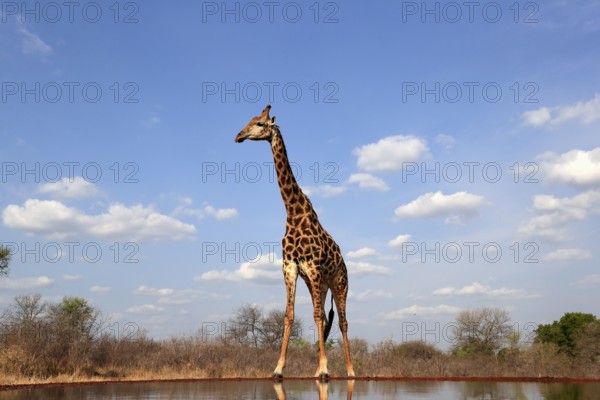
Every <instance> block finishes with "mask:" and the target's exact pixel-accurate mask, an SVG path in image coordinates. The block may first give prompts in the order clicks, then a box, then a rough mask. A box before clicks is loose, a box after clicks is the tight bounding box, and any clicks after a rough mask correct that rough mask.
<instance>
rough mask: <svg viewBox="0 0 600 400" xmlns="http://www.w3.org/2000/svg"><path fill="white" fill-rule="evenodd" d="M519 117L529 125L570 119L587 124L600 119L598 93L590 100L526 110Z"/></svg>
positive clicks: (599, 96) (555, 122)
mask: <svg viewBox="0 0 600 400" xmlns="http://www.w3.org/2000/svg"><path fill="white" fill-rule="evenodd" d="M521 118H522V119H523V122H524V123H525V124H526V125H531V126H544V125H551V126H556V125H560V124H562V123H565V122H567V121H571V120H575V121H577V122H579V123H580V124H582V125H589V124H591V123H592V122H594V121H596V120H598V119H600V93H596V95H595V96H594V98H593V99H591V100H588V101H578V102H577V103H575V104H572V105H567V106H557V107H552V108H548V107H541V108H539V109H537V110H532V111H526V112H524V113H523V114H522V115H521Z"/></svg>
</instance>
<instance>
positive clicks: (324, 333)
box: [323, 293, 335, 342]
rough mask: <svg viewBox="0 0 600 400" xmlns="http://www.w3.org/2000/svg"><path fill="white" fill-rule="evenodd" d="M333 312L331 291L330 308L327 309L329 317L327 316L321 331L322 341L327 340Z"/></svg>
mask: <svg viewBox="0 0 600 400" xmlns="http://www.w3.org/2000/svg"><path fill="white" fill-rule="evenodd" d="M334 316H335V312H334V311H333V293H331V310H329V317H328V318H327V325H326V326H325V332H323V341H324V342H327V337H328V336H329V332H331V326H332V325H333V317H334Z"/></svg>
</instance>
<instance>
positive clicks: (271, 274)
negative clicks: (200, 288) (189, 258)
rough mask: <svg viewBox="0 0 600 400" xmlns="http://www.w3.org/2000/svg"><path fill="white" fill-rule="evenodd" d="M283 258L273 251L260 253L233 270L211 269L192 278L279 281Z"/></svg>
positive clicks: (270, 282) (280, 279) (269, 282)
mask: <svg viewBox="0 0 600 400" xmlns="http://www.w3.org/2000/svg"><path fill="white" fill-rule="evenodd" d="M282 263H283V260H282V259H280V258H278V257H277V256H276V255H275V254H274V253H269V254H267V255H261V256H260V257H257V258H256V259H254V260H251V261H246V262H243V263H242V264H241V265H240V267H239V268H238V269H236V270H234V271H230V270H220V271H219V270H211V271H207V272H205V273H203V274H202V275H200V276H198V277H196V278H194V279H195V280H202V281H231V282H240V281H255V282H259V283H263V284H275V283H280V282H281V281H282V280H283V274H282V272H281V266H282Z"/></svg>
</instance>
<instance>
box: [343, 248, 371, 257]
mask: <svg viewBox="0 0 600 400" xmlns="http://www.w3.org/2000/svg"><path fill="white" fill-rule="evenodd" d="M346 256H348V257H349V258H364V257H373V256H377V250H375V249H372V248H370V247H361V248H360V249H358V250H354V251H349V252H348V253H347V254H346Z"/></svg>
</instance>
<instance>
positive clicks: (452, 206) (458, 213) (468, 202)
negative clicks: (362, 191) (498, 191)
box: [394, 192, 486, 223]
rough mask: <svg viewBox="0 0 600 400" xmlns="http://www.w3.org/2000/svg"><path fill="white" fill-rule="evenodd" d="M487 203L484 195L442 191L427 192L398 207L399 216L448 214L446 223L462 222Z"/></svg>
mask: <svg viewBox="0 0 600 400" xmlns="http://www.w3.org/2000/svg"><path fill="white" fill-rule="evenodd" d="M484 205H486V201H485V199H484V198H483V196H478V195H474V194H471V193H467V192H457V193H454V194H450V195H445V194H443V193H442V192H435V193H432V192H430V193H425V194H423V195H421V196H419V197H417V198H416V199H415V200H413V201H411V202H410V203H408V204H404V205H401V206H400V207H398V208H396V210H395V211H394V214H395V215H396V217H399V218H427V217H436V216H439V215H446V216H447V218H446V223H462V222H464V221H466V220H468V219H472V218H475V217H477V216H478V215H479V212H478V209H479V208H480V207H482V206H484Z"/></svg>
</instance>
